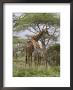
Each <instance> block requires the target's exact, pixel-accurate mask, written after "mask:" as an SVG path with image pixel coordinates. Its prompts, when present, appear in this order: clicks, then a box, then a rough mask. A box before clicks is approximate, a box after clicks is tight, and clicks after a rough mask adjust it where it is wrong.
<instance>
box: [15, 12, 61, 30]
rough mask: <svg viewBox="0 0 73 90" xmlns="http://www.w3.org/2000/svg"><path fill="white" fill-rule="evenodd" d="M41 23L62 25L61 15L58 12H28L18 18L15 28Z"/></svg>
mask: <svg viewBox="0 0 73 90" xmlns="http://www.w3.org/2000/svg"><path fill="white" fill-rule="evenodd" d="M39 24H47V25H54V24H55V25H57V26H59V25H60V17H59V16H58V15H57V14H56V13H26V14H23V15H21V16H20V17H19V18H17V20H16V22H15V24H14V30H16V31H19V30H23V29H25V28H27V27H35V26H36V25H39Z"/></svg>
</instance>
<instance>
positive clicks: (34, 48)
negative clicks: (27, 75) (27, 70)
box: [26, 30, 45, 66]
mask: <svg viewBox="0 0 73 90" xmlns="http://www.w3.org/2000/svg"><path fill="white" fill-rule="evenodd" d="M44 32H45V31H44V30H43V31H40V32H39V33H38V34H37V35H35V36H32V37H31V40H30V41H28V42H27V45H26V64H27V63H28V62H29V66H30V65H31V64H32V54H33V53H34V62H35V65H36V64H40V63H41V55H40V54H41V52H40V51H41V49H43V45H42V43H41V42H40V41H39V39H40V38H41V37H42V35H43V33H44ZM37 61H38V63H37Z"/></svg>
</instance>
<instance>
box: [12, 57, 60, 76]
mask: <svg viewBox="0 0 73 90" xmlns="http://www.w3.org/2000/svg"><path fill="white" fill-rule="evenodd" d="M18 59H19V60H17V59H14V61H13V76H14V77H59V76H60V66H59V65H58V66H56V65H55V66H50V65H48V67H47V68H46V67H45V66H44V65H40V66H38V67H35V65H34V63H33V64H32V67H31V68H30V67H29V65H28V64H27V65H26V66H25V61H24V57H22V58H18Z"/></svg>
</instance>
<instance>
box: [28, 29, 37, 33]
mask: <svg viewBox="0 0 73 90" xmlns="http://www.w3.org/2000/svg"><path fill="white" fill-rule="evenodd" d="M28 30H29V31H30V32H32V33H35V34H36V32H34V31H32V30H31V29H29V28H28Z"/></svg>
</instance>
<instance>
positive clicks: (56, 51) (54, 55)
mask: <svg viewBox="0 0 73 90" xmlns="http://www.w3.org/2000/svg"><path fill="white" fill-rule="evenodd" d="M47 53H48V60H49V63H50V64H51V65H60V45H59V44H55V45H53V46H50V47H49V48H48V50H47Z"/></svg>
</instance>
